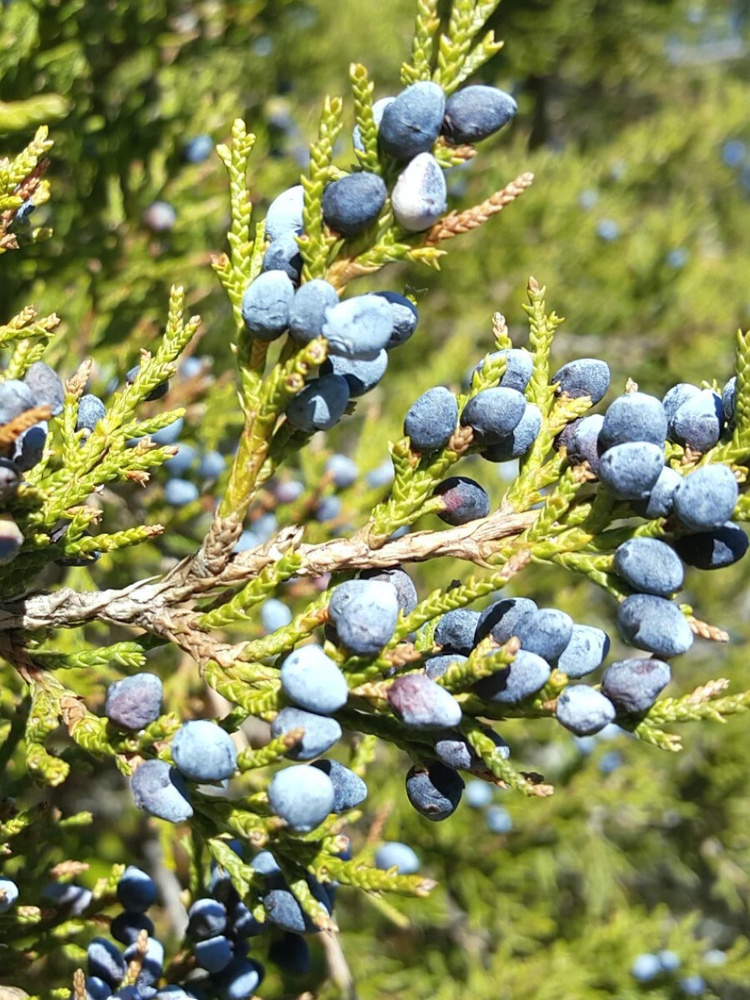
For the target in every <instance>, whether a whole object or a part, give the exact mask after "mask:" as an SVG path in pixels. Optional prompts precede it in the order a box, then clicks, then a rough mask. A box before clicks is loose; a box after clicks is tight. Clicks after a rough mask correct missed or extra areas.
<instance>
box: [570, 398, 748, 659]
mask: <svg viewBox="0 0 750 1000" xmlns="http://www.w3.org/2000/svg"><path fill="white" fill-rule="evenodd" d="M735 396H736V379H734V378H733V379H731V380H730V381H729V382H728V383H727V384H726V386H725V387H724V390H723V392H722V393H721V394H719V393H718V392H715V391H714V390H713V389H710V388H706V389H700V388H698V386H694V385H690V384H688V383H680V384H679V385H676V386H674V387H673V388H672V389H670V390H669V391H668V392H667V393H666V395H665V396H664V398H663V399H662V400H660V399H658V398H657V397H655V396H650V395H648V394H646V393H643V392H638V391H634V392H626V393H624V394H623V395H622V396H619V397H618V398H617V399H615V400H614V402H613V403H611V404H610V406H609V408H608V409H607V411H606V413H605V414H604V415H601V414H593V415H591V416H586V417H583V418H581V419H580V420H577V421H574V422H573V423H572V424H569V425H568V427H566V428H565V430H564V431H563V433H562V435H560V438H559V443H560V444H562V445H565V446H566V448H567V451H568V458H569V460H570V461H571V462H572V463H574V464H578V463H580V462H583V461H585V462H587V463H588V465H589V467H590V469H591V470H592V472H594V473H595V475H596V476H598V478H599V479H600V480H601V482H602V483H603V484H604V485H605V487H606V488H607V489H608V490H609V492H610V493H611V494H612V495H613V497H615V499H617V500H621V501H628V502H629V503H630V504H631V505H632V509H633V511H634V513H637V514H639V515H640V516H642V517H645V518H648V519H649V520H654V519H665V530H667V531H668V532H669V533H670V535H671V538H670V539H669V541H670V544H671V545H672V547H673V548H674V549H675V551H676V552H677V553H678V555H679V556H680V559H682V561H683V562H684V563H686V564H687V565H689V566H695V567H697V568H699V569H720V568H722V567H725V566H730V565H732V564H733V563H735V562H737V560H738V559H740V558H742V556H743V555H744V554H745V552H746V550H747V536H746V535H745V533H744V532H743V531H742V529H741V528H740V527H739V526H738V525H737V524H735V523H734V522H733V521H732V520H731V518H732V515H733V512H734V508H735V505H736V503H737V499H738V495H739V489H738V485H737V480H736V478H735V476H734V474H733V473H732V471H731V470H730V469H729V468H728V467H727V466H726V465H723V464H720V463H716V464H707V465H702V464H698V465H697V466H696V467H695V468H693V469H692V470H691V471H686V472H685V473H683V472H682V471H681V469H680V467H675V466H674V465H667V464H665V445H666V444H667V442H668V441H672V442H675V443H676V444H679V445H682V447H683V448H684V451H685V455H686V456H687V457H688V458H696V459H697V458H700V456H701V455H702V454H705V453H706V452H709V451H710V450H711V449H712V448H713V447H715V446H716V445H717V444H720V443H721V441H722V440H724V439H726V437H727V435H730V434H731V432H732V429H733V422H734V409H735ZM659 551H663V550H659ZM629 582H631V581H629ZM680 583H681V579H680ZM632 585H633V587H634V589H636V590H647V588H645V587H644V586H642V585H641V584H640V583H636V584H632ZM677 589H679V584H677V585H676V586H674V587H672V588H671V590H669V591H668V592H670V593H671V592H672V591H674V590H677ZM647 592H652V593H655V594H656V593H658V590H651V591H648V590H647ZM646 648H647V647H646Z"/></svg>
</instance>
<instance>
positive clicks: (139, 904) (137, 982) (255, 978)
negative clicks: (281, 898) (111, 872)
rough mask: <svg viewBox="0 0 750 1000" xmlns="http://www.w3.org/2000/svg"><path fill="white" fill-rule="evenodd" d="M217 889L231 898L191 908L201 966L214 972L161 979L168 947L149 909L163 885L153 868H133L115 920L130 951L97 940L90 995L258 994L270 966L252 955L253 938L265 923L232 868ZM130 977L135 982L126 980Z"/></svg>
mask: <svg viewBox="0 0 750 1000" xmlns="http://www.w3.org/2000/svg"><path fill="white" fill-rule="evenodd" d="M237 850H239V845H237ZM211 888H212V890H214V889H215V890H216V891H215V893H214V894H215V895H216V896H217V897H218V896H221V897H222V900H223V901H219V899H218V898H211V897H207V898H202V899H198V900H196V901H195V902H194V903H193V905H192V906H191V907H190V911H189V913H188V917H189V921H188V927H187V938H188V940H189V942H190V945H191V950H192V952H193V956H194V959H195V962H194V964H195V965H196V967H197V969H199V970H203V972H204V973H207V975H205V974H204V975H202V974H201V973H200V972H197V973H196V972H194V973H191V975H190V978H189V980H188V981H187V982H186V983H185V984H184V985H177V984H168V985H160V983H161V982H162V981H163V979H164V947H163V945H162V944H161V942H160V941H159V940H158V938H156V937H155V936H154V924H153V922H152V921H151V919H150V918H149V917H148V915H147V911H148V909H149V908H150V907H151V906H153V904H154V903H155V902H156V897H157V890H156V885H155V884H154V882H153V880H152V879H151V878H150V876H149V875H147V874H146V872H144V871H141V870H140V869H139V868H136V867H134V866H132V865H131V866H129V867H128V868H127V869H126V870H125V873H124V874H123V876H122V878H121V880H120V882H119V883H118V886H117V898H118V900H119V902H120V903H121V905H122V907H123V912H122V913H120V914H119V915H118V916H116V917H114V918H113V919H112V921H111V923H110V934H111V935H112V937H113V938H114V939H115V941H117V942H119V943H120V944H122V945H125V949H124V951H123V950H121V949H120V948H119V947H118V946H117V945H116V944H114V943H113V942H112V941H110V940H108V939H107V938H104V937H97V938H94V940H93V941H92V942H91V943H90V944H89V946H88V973H89V975H88V978H87V979H86V995H87V997H89V998H90V1000H113V998H122V1000H188V998H190V997H206V996H218V997H220V998H221V1000H244V998H245V997H247V996H249V995H250V994H251V993H253V992H254V991H255V989H256V987H257V986H258V985H259V983H260V982H261V980H262V978H263V966H262V965H260V963H258V962H254V961H252V960H251V959H248V958H247V952H248V944H247V938H249V937H250V936H252V935H254V934H258V933H260V932H261V931H262V930H263V929H264V925H263V924H261V923H259V922H258V921H256V920H255V919H254V918H253V916H252V915H251V914H250V911H249V910H248V909H247V907H246V906H244V904H242V903H241V902H240V900H239V897H238V896H237V893H236V892H235V890H234V889H232V887H231V883H230V882H229V880H228V876H227V874H226V872H224V871H223V870H222V869H218V868H216V867H215V866H214V868H213V869H212V877H211ZM144 932H145V934H144ZM144 939H145V941H144ZM134 960H137V962H138V966H139V967H138V971H137V974H136V975H135V976H133V975H132V973H131V969H132V966H131V963H132V962H133V961H134ZM126 978H128V979H134V982H132V983H130V984H128V985H125V986H123V985H122V982H123V980H124V979H126Z"/></svg>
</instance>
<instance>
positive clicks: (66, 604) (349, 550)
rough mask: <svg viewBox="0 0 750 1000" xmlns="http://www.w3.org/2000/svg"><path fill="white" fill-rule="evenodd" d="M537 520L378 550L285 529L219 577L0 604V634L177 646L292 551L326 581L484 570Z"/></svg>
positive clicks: (185, 569)
mask: <svg viewBox="0 0 750 1000" xmlns="http://www.w3.org/2000/svg"><path fill="white" fill-rule="evenodd" d="M536 517H537V512H536V511H527V512H525V513H521V514H518V513H515V512H514V511H508V510H503V509H502V508H501V509H500V510H497V511H495V513H494V514H491V515H490V516H489V517H487V518H484V519H483V520H480V521H472V522H470V523H469V524H462V525H459V526H458V527H455V528H447V529H446V530H445V531H418V532H414V533H413V534H407V535H402V536H401V537H400V538H394V539H393V540H391V541H389V542H386V544H385V545H383V546H382V547H381V548H379V549H372V548H370V546H369V545H368V543H367V540H366V536H365V535H364V534H363V533H358V534H355V535H354V536H353V537H352V538H335V539H332V540H331V541H328V542H323V543H322V544H319V545H307V544H302V543H301V538H302V534H303V531H302V529H301V528H298V527H294V528H287V529H284V530H282V531H280V532H279V534H278V535H277V536H276V538H274V539H272V540H271V541H270V542H267V543H266V544H265V545H262V546H259V547H258V548H255V549H250V550H248V551H246V552H241V553H237V554H236V555H235V556H233V557H232V558H231V559H230V561H229V562H228V563H227V564H226V566H224V567H223V569H221V570H220V571H219V572H218V573H217V574H216V575H215V576H207V577H202V576H196V575H194V573H193V572H192V569H193V566H192V561H193V559H195V557H190V558H188V559H185V560H183V561H182V562H181V563H179V564H178V566H176V567H175V569H174V570H172V571H171V572H170V573H169V574H167V575H166V576H165V577H163V578H153V577H151V578H149V579H146V580H140V581H138V582H136V583H132V584H130V585H129V586H128V587H124V588H123V589H121V590H101V591H86V592H83V593H79V592H77V591H74V590H71V589H70V588H68V587H64V588H63V589H61V590H57V591H55V592H54V593H49V594H35V595H32V596H29V597H26V598H24V599H22V600H18V601H13V602H7V603H2V604H0V632H3V631H13V630H32V631H37V630H41V629H47V628H66V627H74V626H77V625H83V624H85V623H86V622H90V621H94V620H98V621H103V622H107V623H108V624H111V625H122V626H130V627H134V628H142V629H145V630H146V631H148V632H152V633H154V634H156V635H161V636H164V637H166V638H170V639H172V640H174V641H176V642H177V643H178V644H179V645H182V646H183V647H184V646H185V645H189V646H191V645H194V644H193V643H190V642H188V643H184V642H182V641H181V638H180V637H181V635H182V636H184V637H185V638H186V637H187V633H189V632H190V631H191V630H192V626H191V618H192V617H193V616H192V613H191V605H192V602H193V601H194V600H195V599H196V598H199V597H201V596H203V595H205V594H207V593H209V592H210V591H214V590H217V589H224V588H227V587H236V586H238V585H242V584H245V583H247V582H248V581H250V580H252V579H254V578H255V577H256V576H257V575H258V573H260V571H261V570H262V569H264V568H265V567H266V566H268V565H271V564H273V563H275V562H277V561H278V560H279V558H280V557H281V556H282V555H283V554H284V552H287V551H288V550H289V549H290V548H292V549H294V550H295V551H296V552H297V553H298V554H299V555H300V556H301V557H302V560H303V563H302V567H301V568H300V570H299V571H298V573H297V575H298V576H308V577H311V576H323V575H324V574H326V573H336V572H339V571H344V570H361V569H369V568H371V567H372V568H375V567H378V568H381V567H386V566H395V565H400V564H402V563H411V562H425V561H427V560H429V559H434V558H437V557H440V556H445V557H451V558H454V559H462V560H464V561H466V562H471V563H475V564H476V565H479V566H488V565H489V562H488V560H489V559H490V558H491V557H492V555H493V554H494V553H495V552H496V551H497V543H498V542H499V541H501V540H502V539H504V538H509V537H512V536H515V535H518V534H520V533H521V532H522V531H524V530H525V529H526V528H528V527H529V526H530V525H532V524H533V523H534V521H535V519H536Z"/></svg>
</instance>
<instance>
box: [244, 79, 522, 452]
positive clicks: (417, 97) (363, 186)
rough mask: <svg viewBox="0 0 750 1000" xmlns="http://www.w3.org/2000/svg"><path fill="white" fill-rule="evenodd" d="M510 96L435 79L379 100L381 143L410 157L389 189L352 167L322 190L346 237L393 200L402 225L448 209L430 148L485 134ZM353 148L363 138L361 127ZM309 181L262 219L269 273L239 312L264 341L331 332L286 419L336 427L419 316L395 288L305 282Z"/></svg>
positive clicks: (413, 228) (416, 226) (329, 217)
mask: <svg viewBox="0 0 750 1000" xmlns="http://www.w3.org/2000/svg"><path fill="white" fill-rule="evenodd" d="M515 111H516V105H515V102H514V101H513V99H512V98H511V97H509V96H508V95H507V94H505V93H503V91H500V90H497V89H495V88H493V87H466V88H464V89H463V90H460V91H458V92H457V93H455V94H453V95H451V97H449V98H448V99H447V100H446V98H445V94H444V93H443V91H442V89H441V88H440V87H439V86H438V85H437V84H435V83H429V82H423V83H416V84H413V85H412V86H411V87H407V89H406V90H404V91H403V92H402V93H401V94H400V95H399V96H398V97H395V98H385V99H384V100H382V101H378V102H376V104H375V106H374V108H373V112H374V115H375V119H376V123H377V124H378V136H379V147H380V150H381V152H382V153H383V154H384V156H385V157H390V158H392V160H393V161H394V162H396V163H398V164H401V165H404V166H403V168H402V169H401V171H400V173H399V174H398V177H397V179H396V181H395V183H394V185H393V187H392V190H391V191H390V192H389V190H388V188H387V186H386V183H385V181H384V180H383V178H382V177H381V176H380V175H379V174H375V173H371V172H368V171H365V170H360V171H355V172H353V173H350V174H347V175H345V176H343V177H341V178H340V179H338V180H334V181H332V182H331V183H330V184H328V186H327V187H326V189H325V191H324V193H323V200H322V208H323V218H324V221H325V223H326V225H327V226H328V227H329V229H330V230H331V231H332V232H334V233H336V234H337V235H339V236H341V237H342V238H344V239H347V240H352V239H355V238H358V237H360V236H361V235H362V233H364V232H365V231H366V230H367V229H369V228H370V227H371V226H373V225H374V224H375V223H376V221H377V219H378V218H379V217H380V215H381V213H382V212H383V210H384V208H385V206H386V203H387V202H388V201H389V202H390V206H391V209H392V210H393V214H394V217H395V219H396V221H397V223H398V224H399V225H400V226H401V227H402V228H403V229H405V230H408V231H410V232H418V231H422V230H425V229H428V228H429V227H430V226H431V225H433V224H434V223H435V222H436V221H437V220H438V219H439V218H440V217H441V216H442V215H443V214H444V212H445V211H446V208H447V193H446V185H445V178H444V174H443V168H442V167H441V165H440V164H439V163H438V161H437V160H436V159H435V157H434V156H433V155H432V153H431V152H430V150H432V148H433V146H434V144H435V142H436V141H437V140H438V138H439V137H440V136H441V135H442V136H443V138H444V140H445V141H447V142H449V143H453V144H460V143H466V142H478V141H479V140H480V139H483V138H486V137H487V136H489V135H491V134H492V133H493V132H496V131H497V130H498V129H499V128H501V127H502V126H503V125H505V124H506V123H507V122H508V121H509V120H510V118H511V117H512V116H513V115H514V114H515ZM354 144H355V147H356V148H359V149H361V148H362V145H361V137H360V136H359V134H358V133H355V135H354ZM304 198H305V195H304V189H303V187H302V185H297V186H295V187H292V188H289V189H288V190H287V191H284V192H283V193H282V194H280V195H279V196H278V197H277V198H276V199H275V200H274V201H273V202H272V204H271V205H270V207H269V209H268V213H267V215H266V220H265V235H266V237H267V238H268V240H269V241H270V242H269V245H268V248H267V250H266V252H265V256H264V260H263V273H262V274H260V275H259V276H258V278H256V280H255V281H253V282H252V283H251V284H250V285H249V286H248V288H247V290H246V292H245V295H244V297H243V300H242V314H243V317H244V320H245V325H246V327H247V330H248V332H249V333H250V334H251V335H252V336H253V337H254V338H256V339H257V340H260V341H266V342H269V341H273V340H276V339H277V338H278V337H281V336H282V335H284V334H287V333H288V335H289V336H290V337H291V339H292V340H293V341H295V342H296V343H298V344H300V345H304V344H306V343H308V342H309V341H311V340H314V339H315V338H317V337H321V336H322V337H324V338H325V340H326V343H327V347H328V359H327V360H326V361H325V362H324V364H323V365H322V366H321V368H320V371H319V373H318V375H317V377H315V378H313V379H310V380H309V382H308V384H307V386H306V387H305V388H304V389H303V391H302V392H301V393H300V394H299V395H298V396H297V397H295V399H293V400H292V402H291V403H290V404H289V406H288V408H287V419H288V420H289V422H290V423H291V424H292V426H293V427H295V428H296V429H298V430H300V431H302V432H304V433H308V434H309V433H312V432H314V431H317V430H327V429H329V428H330V427H333V425H334V424H336V423H337V422H338V421H339V420H340V419H341V417H342V416H343V414H344V412H345V411H346V408H347V406H348V405H349V401H350V400H351V399H356V398H357V397H359V396H362V395H364V394H365V393H366V392H369V391H370V390H371V389H373V388H374V387H375V386H376V385H377V384H378V382H379V381H380V380H381V379H382V377H383V375H384V374H385V371H386V368H387V366H388V352H389V351H390V350H393V349H394V348H395V347H399V346H400V345H401V344H403V343H405V342H406V341H407V340H408V339H409V338H410V337H411V336H412V334H413V333H414V330H415V329H416V325H417V318H418V317H417V310H416V308H415V307H414V305H413V303H412V302H410V301H409V299H407V298H405V297H404V296H403V295H399V294H397V293H396V292H377V293H374V294H367V295H358V296H354V297H353V298H350V299H346V300H344V301H339V296H338V292H337V290H336V289H335V288H334V287H333V285H331V284H330V283H329V282H328V281H326V280H324V279H323V278H315V279H313V280H311V281H307V282H305V283H304V284H300V281H301V276H302V255H301V253H300V246H299V239H300V238H301V237H303V236H304V221H303V212H304Z"/></svg>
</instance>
